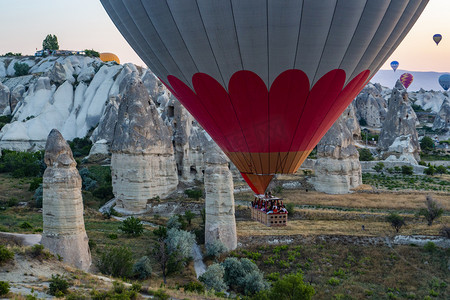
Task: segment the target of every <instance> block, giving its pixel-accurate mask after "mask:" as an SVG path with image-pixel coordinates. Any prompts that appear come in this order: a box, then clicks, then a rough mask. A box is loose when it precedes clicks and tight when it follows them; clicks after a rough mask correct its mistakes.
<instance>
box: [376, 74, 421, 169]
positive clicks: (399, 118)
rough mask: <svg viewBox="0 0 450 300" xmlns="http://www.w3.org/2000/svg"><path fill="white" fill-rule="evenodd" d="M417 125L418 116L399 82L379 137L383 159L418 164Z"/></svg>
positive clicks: (393, 92)
mask: <svg viewBox="0 0 450 300" xmlns="http://www.w3.org/2000/svg"><path fill="white" fill-rule="evenodd" d="M416 123H417V116H416V113H415V112H414V110H413V109H412V108H411V104H410V101H409V99H408V93H407V92H406V90H405V88H404V87H403V85H402V84H401V83H400V81H397V83H396V84H395V87H394V88H393V89H392V93H391V98H390V99H389V106H388V113H387V115H386V121H385V122H384V123H383V127H382V129H381V133H380V137H379V144H378V146H379V148H380V149H381V151H382V153H383V158H385V159H387V160H400V161H408V162H410V163H412V164H417V161H418V160H419V159H420V157H419V151H420V145H419V138H418V135H417V131H416Z"/></svg>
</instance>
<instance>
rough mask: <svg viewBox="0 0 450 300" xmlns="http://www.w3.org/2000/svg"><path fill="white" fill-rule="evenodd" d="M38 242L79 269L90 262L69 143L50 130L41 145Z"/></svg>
mask: <svg viewBox="0 0 450 300" xmlns="http://www.w3.org/2000/svg"><path fill="white" fill-rule="evenodd" d="M44 159H45V163H46V164H47V169H46V170H45V173H44V179H43V203H42V209H43V219H44V226H43V233H42V241H41V243H42V245H43V246H44V247H45V248H47V249H49V250H50V252H52V253H54V254H58V255H60V256H61V257H62V258H63V259H64V261H65V262H67V263H69V264H72V265H74V266H76V267H77V268H80V269H82V270H85V271H86V270H88V269H89V266H90V265H91V253H90V250H89V245H88V237H87V235H86V231H85V229H84V218H83V198H82V195H81V177H80V174H79V173H78V170H77V169H76V162H75V160H74V159H73V156H72V151H71V150H70V147H69V145H68V144H67V142H66V141H65V140H64V138H63V137H62V135H61V133H59V131H58V130H56V129H53V130H52V131H51V132H50V134H49V136H48V139H47V143H46V145H45V158H44Z"/></svg>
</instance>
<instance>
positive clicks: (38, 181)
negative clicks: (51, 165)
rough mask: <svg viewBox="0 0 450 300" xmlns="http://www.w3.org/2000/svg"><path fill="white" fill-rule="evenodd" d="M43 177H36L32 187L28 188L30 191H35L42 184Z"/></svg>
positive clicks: (32, 181) (31, 184)
mask: <svg viewBox="0 0 450 300" xmlns="http://www.w3.org/2000/svg"><path fill="white" fill-rule="evenodd" d="M42 179H43V178H42V177H35V178H33V179H32V180H31V182H30V187H29V188H28V191H30V192H34V191H35V190H36V189H37V188H38V187H39V186H40V185H41V184H42Z"/></svg>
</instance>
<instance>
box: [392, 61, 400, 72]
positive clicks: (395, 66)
mask: <svg viewBox="0 0 450 300" xmlns="http://www.w3.org/2000/svg"><path fill="white" fill-rule="evenodd" d="M398 65H399V63H398V61H396V60H394V61H392V62H391V68H392V69H393V70H394V72H395V70H397V68H398Z"/></svg>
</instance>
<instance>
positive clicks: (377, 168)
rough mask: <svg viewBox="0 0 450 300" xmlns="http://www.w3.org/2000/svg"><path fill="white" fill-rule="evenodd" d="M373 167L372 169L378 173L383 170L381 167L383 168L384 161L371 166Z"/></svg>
mask: <svg viewBox="0 0 450 300" xmlns="http://www.w3.org/2000/svg"><path fill="white" fill-rule="evenodd" d="M373 169H374V170H375V171H376V172H377V173H380V172H381V171H383V169H384V163H382V162H379V163H377V164H376V165H375V166H374V167H373Z"/></svg>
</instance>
